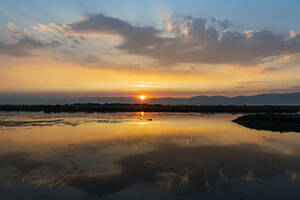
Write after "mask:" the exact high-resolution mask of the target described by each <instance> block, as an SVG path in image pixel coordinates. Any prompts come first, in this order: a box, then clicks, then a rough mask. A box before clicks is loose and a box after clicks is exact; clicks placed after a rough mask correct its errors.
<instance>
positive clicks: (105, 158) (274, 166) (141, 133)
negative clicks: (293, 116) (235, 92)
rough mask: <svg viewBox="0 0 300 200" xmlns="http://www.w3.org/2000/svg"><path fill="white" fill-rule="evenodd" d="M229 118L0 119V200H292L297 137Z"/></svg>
mask: <svg viewBox="0 0 300 200" xmlns="http://www.w3.org/2000/svg"><path fill="white" fill-rule="evenodd" d="M236 117H237V115H235V116H234V115H229V114H226V115H224V114H218V115H201V114H184V113H152V114H150V113H113V114H80V113H76V114H43V113H4V112H2V113H0V199H1V200H6V199H22V200H23V199H42V200H45V199H63V200H68V199H72V200H73V199H75V200H77V199H87V200H89V199H92V200H94V199H122V200H123V199H125V200H126V199H139V200H140V199H143V200H147V199H228V200H232V199H239V200H240V199H300V154H299V152H300V134H299V133H277V132H270V131H256V130H250V129H248V128H245V127H242V126H239V125H237V124H235V123H232V122H231V120H233V119H234V118H236Z"/></svg>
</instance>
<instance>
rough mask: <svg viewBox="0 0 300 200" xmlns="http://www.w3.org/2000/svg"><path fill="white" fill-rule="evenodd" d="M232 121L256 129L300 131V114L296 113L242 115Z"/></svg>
mask: <svg viewBox="0 0 300 200" xmlns="http://www.w3.org/2000/svg"><path fill="white" fill-rule="evenodd" d="M233 122H236V123H238V124H240V125H243V126H245V127H248V128H252V129H258V130H270V131H280V132H300V115H296V114H255V115H244V116H241V117H238V118H237V119H235V120H233Z"/></svg>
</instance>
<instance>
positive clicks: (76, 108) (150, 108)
mask: <svg viewBox="0 0 300 200" xmlns="http://www.w3.org/2000/svg"><path fill="white" fill-rule="evenodd" d="M299 110H300V105H294V106H281V105H280V106H276V105H257V106H253V105H160V104H155V105H153V104H89V103H87V104H65V105H0V111H13V112H19V111H20V112H46V113H51V112H141V111H144V112H198V113H236V114H238V113H296V112H298V111H299Z"/></svg>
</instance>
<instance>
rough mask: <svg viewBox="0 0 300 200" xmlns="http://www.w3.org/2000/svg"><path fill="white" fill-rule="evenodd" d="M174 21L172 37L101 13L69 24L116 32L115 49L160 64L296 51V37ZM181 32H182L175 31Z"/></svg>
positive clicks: (254, 60)
mask: <svg viewBox="0 0 300 200" xmlns="http://www.w3.org/2000/svg"><path fill="white" fill-rule="evenodd" d="M172 23H174V24H173V26H174V27H176V28H173V29H172V31H173V32H174V34H175V37H163V36H161V35H162V34H161V33H162V31H160V30H158V29H156V28H154V27H140V26H134V25H131V24H129V23H127V22H125V21H122V20H120V19H117V18H112V17H106V16H104V15H102V14H98V15H90V16H89V17H88V18H87V19H85V20H83V21H79V22H76V23H72V24H69V27H70V28H71V29H72V30H73V31H75V32H79V33H100V34H112V35H119V36H121V37H122V38H123V43H122V44H121V45H119V46H117V48H119V49H121V50H123V51H125V52H127V53H129V54H134V55H142V56H147V57H149V58H152V59H155V60H157V61H159V63H160V64H163V65H173V64H178V63H208V64H238V65H255V64H258V63H261V62H264V61H265V59H266V58H269V57H272V56H279V55H284V54H293V53H297V52H299V51H300V36H295V37H293V38H289V39H286V38H285V37H284V36H283V35H278V34H274V33H272V32H270V31H264V30H262V31H247V32H245V33H240V32H235V31H230V30H228V28H230V27H231V26H233V24H232V23H231V22H230V21H229V20H223V21H217V20H215V23H217V24H218V26H220V27H222V28H224V29H226V30H225V31H219V30H217V29H216V28H213V27H210V26H209V25H208V24H207V20H205V19H197V18H192V17H186V18H184V21H183V22H182V24H178V23H177V22H172ZM179 32H181V33H182V34H178V33H179Z"/></svg>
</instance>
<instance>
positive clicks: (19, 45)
mask: <svg viewBox="0 0 300 200" xmlns="http://www.w3.org/2000/svg"><path fill="white" fill-rule="evenodd" d="M60 44H61V43H60V42H59V41H51V42H46V41H42V40H38V39H35V38H33V37H29V36H27V35H23V36H22V37H21V38H20V39H18V40H17V41H16V42H13V43H8V42H6V41H1V40H0V55H11V56H30V55H31V51H32V50H35V49H42V48H44V47H55V46H59V45H60Z"/></svg>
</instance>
